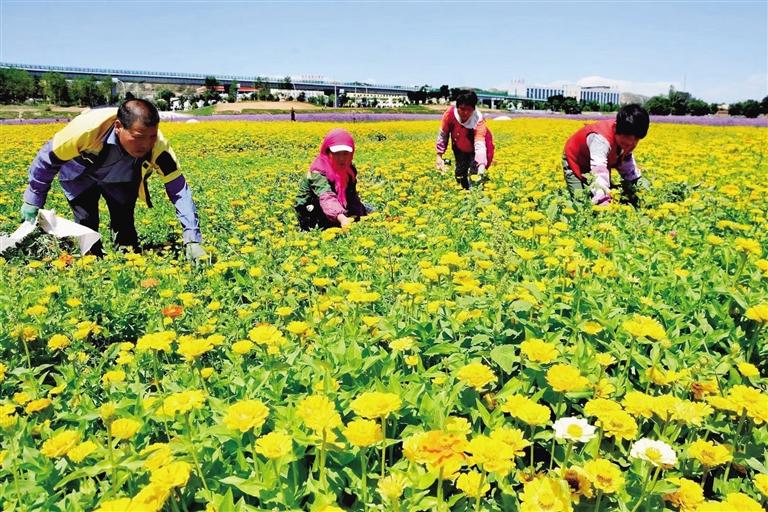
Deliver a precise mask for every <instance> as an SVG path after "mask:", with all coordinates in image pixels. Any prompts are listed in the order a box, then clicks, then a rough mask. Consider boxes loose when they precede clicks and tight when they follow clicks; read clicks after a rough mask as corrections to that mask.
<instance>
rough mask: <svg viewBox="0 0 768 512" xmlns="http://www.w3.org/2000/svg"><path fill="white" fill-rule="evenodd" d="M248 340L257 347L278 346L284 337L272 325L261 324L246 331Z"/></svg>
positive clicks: (283, 340) (283, 341)
mask: <svg viewBox="0 0 768 512" xmlns="http://www.w3.org/2000/svg"><path fill="white" fill-rule="evenodd" d="M248 338H249V339H250V340H251V341H253V342H254V343H256V344H257V345H266V346H280V345H282V344H283V343H285V337H284V336H283V333H282V332H280V329H278V328H277V327H275V326H274V325H272V324H262V325H258V326H256V327H254V328H253V329H251V330H250V331H248Z"/></svg>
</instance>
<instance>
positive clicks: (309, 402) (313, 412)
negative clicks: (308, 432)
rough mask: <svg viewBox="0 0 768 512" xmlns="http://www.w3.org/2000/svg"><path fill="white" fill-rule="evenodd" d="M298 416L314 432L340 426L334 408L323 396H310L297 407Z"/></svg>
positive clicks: (339, 419) (337, 414) (339, 418)
mask: <svg viewBox="0 0 768 512" xmlns="http://www.w3.org/2000/svg"><path fill="white" fill-rule="evenodd" d="M298 415H299V417H300V418H301V419H302V420H303V421H304V424H305V425H306V426H307V427H309V428H310V429H312V430H314V431H316V432H322V431H323V430H331V429H334V428H336V427H338V426H339V425H341V416H339V413H338V412H336V406H335V405H334V404H333V402H331V401H330V400H329V399H328V398H327V397H326V396H324V395H311V396H308V397H306V398H304V399H303V400H302V401H301V402H299V405H298Z"/></svg>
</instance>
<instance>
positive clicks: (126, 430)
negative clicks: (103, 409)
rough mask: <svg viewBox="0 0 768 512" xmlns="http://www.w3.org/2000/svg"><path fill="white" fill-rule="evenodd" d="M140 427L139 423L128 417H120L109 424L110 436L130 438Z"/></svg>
mask: <svg viewBox="0 0 768 512" xmlns="http://www.w3.org/2000/svg"><path fill="white" fill-rule="evenodd" d="M140 428H141V423H140V422H138V421H136V420H132V419H130V418H120V419H119V420H115V421H113V422H112V424H111V429H112V437H114V438H115V439H130V438H132V437H133V435H134V434H135V433H136V432H137V431H138V430H139V429H140Z"/></svg>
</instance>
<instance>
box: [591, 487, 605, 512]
mask: <svg viewBox="0 0 768 512" xmlns="http://www.w3.org/2000/svg"><path fill="white" fill-rule="evenodd" d="M602 499H603V491H601V490H599V489H598V491H597V498H595V508H594V510H593V512H599V510H600V500H602Z"/></svg>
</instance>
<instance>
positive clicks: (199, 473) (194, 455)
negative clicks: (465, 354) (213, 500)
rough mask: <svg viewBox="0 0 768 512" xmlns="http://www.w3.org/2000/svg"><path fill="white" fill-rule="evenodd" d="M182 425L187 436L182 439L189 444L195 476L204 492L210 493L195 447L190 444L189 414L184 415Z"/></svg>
mask: <svg viewBox="0 0 768 512" xmlns="http://www.w3.org/2000/svg"><path fill="white" fill-rule="evenodd" d="M184 423H185V424H186V426H187V435H186V436H184V438H185V439H186V440H187V443H189V453H190V454H191V455H192V460H193V461H194V463H195V468H196V469H197V476H199V477H200V481H201V482H203V487H204V488H205V490H206V491H208V492H211V491H210V489H208V483H206V481H205V476H203V468H202V466H201V465H200V461H199V460H198V459H197V450H195V445H194V444H193V443H192V425H191V424H190V422H189V414H188V413H185V414H184Z"/></svg>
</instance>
